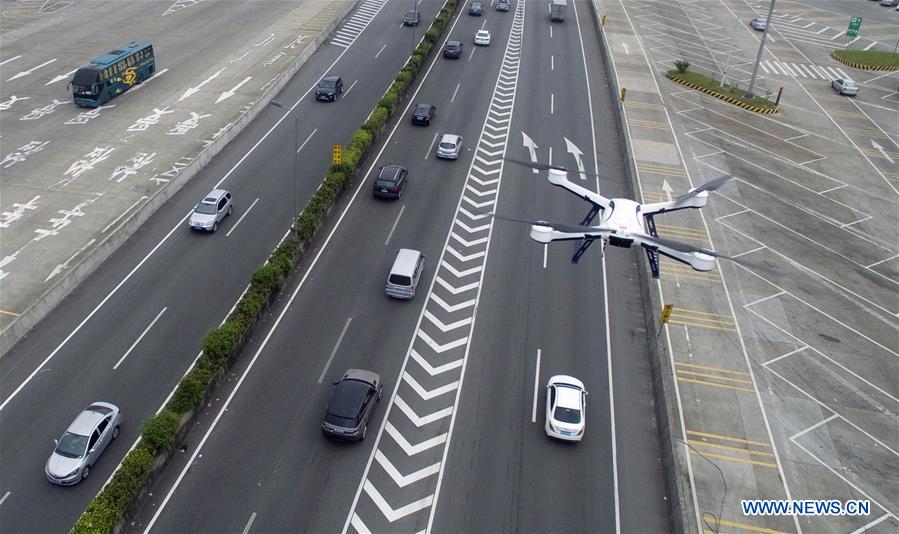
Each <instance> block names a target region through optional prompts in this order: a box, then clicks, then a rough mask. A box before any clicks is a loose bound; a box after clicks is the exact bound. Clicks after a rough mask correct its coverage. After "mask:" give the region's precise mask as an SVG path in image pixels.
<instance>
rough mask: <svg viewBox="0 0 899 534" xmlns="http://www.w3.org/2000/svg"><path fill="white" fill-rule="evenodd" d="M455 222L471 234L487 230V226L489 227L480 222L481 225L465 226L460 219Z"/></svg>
mask: <svg viewBox="0 0 899 534" xmlns="http://www.w3.org/2000/svg"><path fill="white" fill-rule="evenodd" d="M456 224H457V225H458V226H461V227H462V229H463V230H465V231H466V232H468V233H469V234H473V233H476V232H483V231H484V230H487V229H488V228H490V225H489V224H482V225H481V226H475V227H474V228H472V227H470V226H467V225H466V224H465V223H464V222H462V221H460V220H456Z"/></svg>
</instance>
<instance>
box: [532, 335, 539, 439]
mask: <svg viewBox="0 0 899 534" xmlns="http://www.w3.org/2000/svg"><path fill="white" fill-rule="evenodd" d="M539 397H540V349H537V366H536V367H535V368H534V408H533V409H532V410H531V422H532V423H536V422H537V399H538V398H539Z"/></svg>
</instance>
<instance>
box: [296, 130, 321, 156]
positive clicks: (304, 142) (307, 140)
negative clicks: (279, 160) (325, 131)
mask: <svg viewBox="0 0 899 534" xmlns="http://www.w3.org/2000/svg"><path fill="white" fill-rule="evenodd" d="M317 131H318V128H316V129H314V130H312V133H311V134H309V137H307V138H306V140H305V141H303V144H302V145H300V148H298V149H297V153H298V154H299V152H300V150H303V147H304V146H306V143H308V142H309V140H310V139H312V136H313V135H315V132H317Z"/></svg>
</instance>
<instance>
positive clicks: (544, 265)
mask: <svg viewBox="0 0 899 534" xmlns="http://www.w3.org/2000/svg"><path fill="white" fill-rule="evenodd" d="M547 250H549V243H544V244H543V268H544V269H546V255H547Z"/></svg>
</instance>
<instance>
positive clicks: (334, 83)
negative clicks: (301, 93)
mask: <svg viewBox="0 0 899 534" xmlns="http://www.w3.org/2000/svg"><path fill="white" fill-rule="evenodd" d="M341 93H343V80H342V79H341V78H340V76H326V77H324V78H322V81H320V82H318V87H316V88H315V99H316V100H324V101H325V102H333V101H334V100H337V97H338V96H340V95H341Z"/></svg>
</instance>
